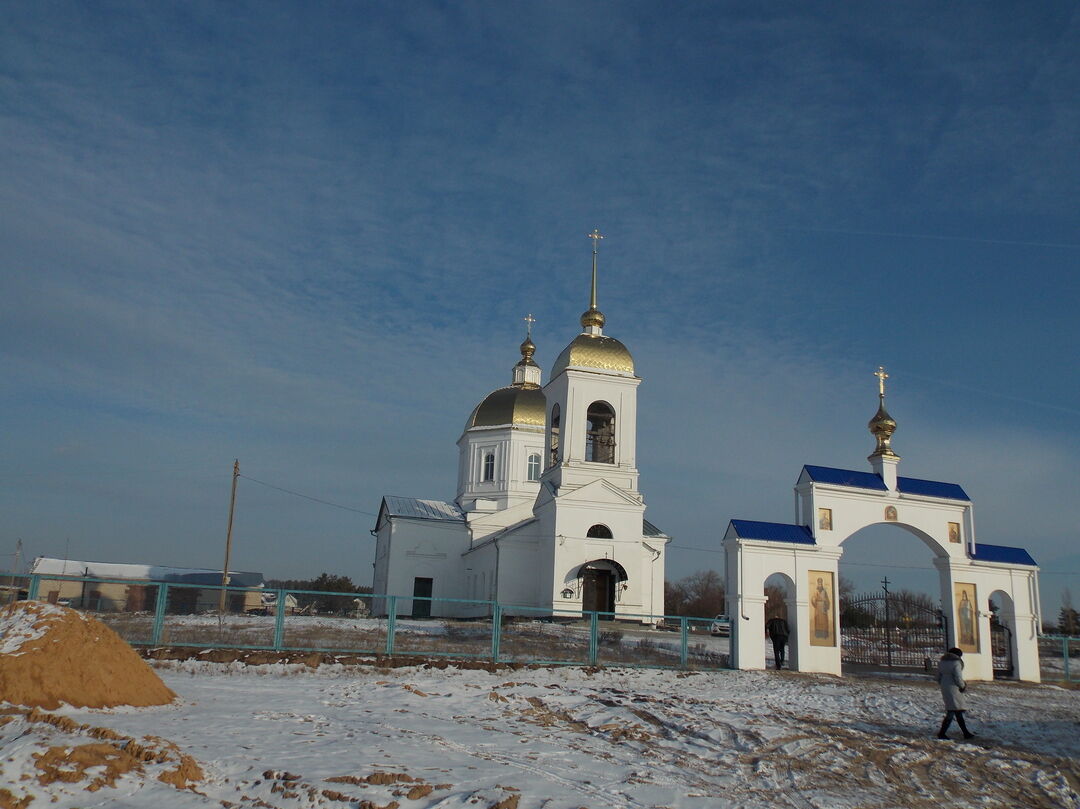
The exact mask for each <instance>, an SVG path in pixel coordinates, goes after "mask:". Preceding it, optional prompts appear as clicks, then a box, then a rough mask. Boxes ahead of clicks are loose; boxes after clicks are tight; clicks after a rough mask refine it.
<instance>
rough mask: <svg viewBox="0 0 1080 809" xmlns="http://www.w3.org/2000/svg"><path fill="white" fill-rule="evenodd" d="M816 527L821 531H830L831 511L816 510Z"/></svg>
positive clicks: (829, 509)
mask: <svg viewBox="0 0 1080 809" xmlns="http://www.w3.org/2000/svg"><path fill="white" fill-rule="evenodd" d="M817 527H818V528H819V529H820V530H822V531H831V530H832V509H831V508H819V509H818V510H817Z"/></svg>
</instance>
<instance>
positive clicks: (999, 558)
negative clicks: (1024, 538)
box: [971, 542, 1037, 567]
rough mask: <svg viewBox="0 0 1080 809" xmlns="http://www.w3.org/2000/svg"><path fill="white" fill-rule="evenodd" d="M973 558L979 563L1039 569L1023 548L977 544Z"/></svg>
mask: <svg viewBox="0 0 1080 809" xmlns="http://www.w3.org/2000/svg"><path fill="white" fill-rule="evenodd" d="M971 558H972V559H974V560H975V561H977V562H1000V563H1001V564H1004V565H1031V566H1032V567H1037V565H1036V564H1035V560H1034V559H1032V558H1031V554H1030V553H1028V552H1027V551H1026V550H1024V549H1023V548H1011V547H1009V546H1008V545H983V544H981V543H979V542H976V543H975V555H974V556H972V557H971Z"/></svg>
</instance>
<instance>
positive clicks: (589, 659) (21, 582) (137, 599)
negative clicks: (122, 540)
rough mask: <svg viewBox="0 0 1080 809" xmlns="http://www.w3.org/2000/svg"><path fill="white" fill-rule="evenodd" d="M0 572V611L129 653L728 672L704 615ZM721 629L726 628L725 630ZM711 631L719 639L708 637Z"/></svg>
mask: <svg viewBox="0 0 1080 809" xmlns="http://www.w3.org/2000/svg"><path fill="white" fill-rule="evenodd" d="M224 589H225V596H226V597H225V610H224V611H223V612H219V609H218V607H219V603H220V601H221V590H222V588H221V587H220V586H211V585H200V584H186V583H183V584H182V583H173V582H148V581H132V580H122V579H99V578H90V577H78V576H58V575H42V576H10V575H0V604H3V603H10V602H11V601H15V600H17V599H29V600H39V601H47V602H51V603H57V604H61V605H63V606H67V607H71V608H73V609H76V610H80V611H83V612H86V613H88V614H92V615H93V616H94V617H95V618H97V619H98V620H100V621H102V622H103V623H105V624H106V625H108V626H109V627H111V628H112V629H113V630H114V631H116V632H117V634H119V635H120V637H122V638H123V639H124V640H126V641H127V642H128V643H131V644H132V645H136V646H150V647H162V646H186V647H195V648H202V649H223V648H224V649H247V650H266V651H275V652H297V653H309V652H326V653H332V654H360V655H375V656H390V657H393V656H398V657H443V658H453V659H460V660H478V661H489V662H497V663H531V664H554V665H559V664H563V665H600V666H632V667H646V668H681V669H697V670H712V669H723V668H728V667H729V666H730V652H729V638H728V637H727V636H726V634H727V633H726V631H725V632H724V634H723V635H721V634H720V633H721V628H720V627H718V626H714V623H715V622H714V620H713V619H712V618H692V617H685V616H662V615H644V614H634V615H627V614H622V613H620V614H619V615H618V616H617V620H616V616H615V615H613V614H611V613H599V612H582V611H581V610H580V609H579V610H573V611H571V610H559V609H542V608H536V607H526V606H521V605H516V604H506V603H500V602H493V601H479V600H468V599H440V598H421V597H419V596H409V597H404V596H393V595H382V594H371V593H335V592H323V591H313V590H273V589H265V588H242V587H227V588H224ZM723 629H725V630H726V627H724V628H723ZM714 630H715V631H716V634H714Z"/></svg>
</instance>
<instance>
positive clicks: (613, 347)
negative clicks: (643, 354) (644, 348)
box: [551, 312, 634, 379]
mask: <svg viewBox="0 0 1080 809" xmlns="http://www.w3.org/2000/svg"><path fill="white" fill-rule="evenodd" d="M597 314H599V312H598V313H597ZM582 320H584V317H582ZM570 366H574V367H578V368H595V369H598V370H601V371H615V372H617V373H624V374H632V373H634V358H633V357H632V356H630V352H629V351H628V350H627V348H626V346H624V345H623V344H622V343H620V342H619V341H618V340H616V339H615V338H614V337H604V336H603V335H599V334H596V335H594V334H579V335H578V336H577V337H575V338H574V339H573V341H571V343H570V345H568V346H567V347H566V348H564V349H563V352H562V354H560V355H559V358H558V359H557V360H555V365H554V366H553V367H552V369H551V377H552V378H553V379H554V378H555V377H556V376H558V375H559V374H561V373H562V372H563V371H565V370H566V369H567V368H568V367H570Z"/></svg>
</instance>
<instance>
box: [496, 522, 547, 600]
mask: <svg viewBox="0 0 1080 809" xmlns="http://www.w3.org/2000/svg"><path fill="white" fill-rule="evenodd" d="M544 548H545V543H544V542H543V540H542V538H541V536H540V532H539V529H538V526H537V525H536V524H535V523H534V524H531V525H529V526H525V527H524V528H522V529H520V530H518V531H514V532H513V533H512V534H510V535H508V536H505V537H502V538H501V539H500V540H499V557H500V559H499V568H500V570H499V589H498V598H499V602H500V603H502V604H503V605H504V609H505V611H506V612H507V613H509V614H513V612H514V611H513V609H512V607H511V606H509V605H515V604H517V605H522V606H528V607H540V608H544V609H547V608H549V607H550V606H551V605H550V603H549V602H547V601H546V600H545V596H546V595H547V590H546V588H542V585H543V583H544V582H545V581H546V579H547V578H548V575H549V574H548V569H549V568H550V566H551V562H550V557H548V558H545V556H544V554H543V549H544ZM523 614H525V615H536V614H537V613H534V612H528V611H527V612H525V613H523Z"/></svg>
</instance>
